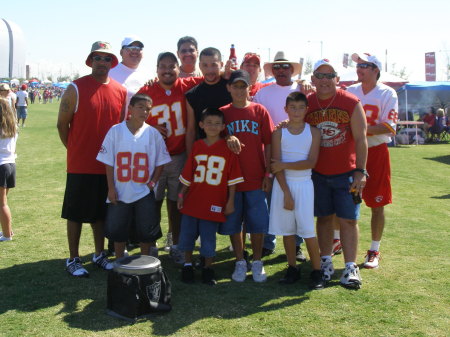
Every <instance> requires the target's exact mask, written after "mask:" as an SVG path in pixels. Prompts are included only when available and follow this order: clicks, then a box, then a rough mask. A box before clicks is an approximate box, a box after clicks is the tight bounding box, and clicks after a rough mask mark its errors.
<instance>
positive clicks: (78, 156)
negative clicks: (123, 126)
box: [57, 41, 127, 277]
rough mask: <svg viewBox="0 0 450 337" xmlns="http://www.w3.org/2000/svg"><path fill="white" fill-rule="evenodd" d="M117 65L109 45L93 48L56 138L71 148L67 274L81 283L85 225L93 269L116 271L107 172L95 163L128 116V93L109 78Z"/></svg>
mask: <svg viewBox="0 0 450 337" xmlns="http://www.w3.org/2000/svg"><path fill="white" fill-rule="evenodd" d="M117 63H118V60H117V57H116V56H115V55H114V54H113V53H112V48H111V46H110V44H109V43H107V42H101V41H97V42H95V43H94V44H93V45H92V49H91V53H90V54H89V56H88V57H87V59H86V65H87V66H89V67H91V68H92V73H91V74H90V75H87V76H84V77H81V78H79V79H77V80H75V81H73V83H71V85H69V86H68V87H67V90H66V91H65V93H64V95H63V97H62V99H61V104H60V107H59V114H58V122H57V127H58V133H59V137H60V139H61V142H62V143H63V145H64V146H65V147H66V148H67V182H66V190H65V194H64V202H63V207H62V215H61V217H62V218H64V219H67V238H68V242H69V251H70V257H69V258H68V259H67V261H66V269H67V271H68V272H69V273H70V274H71V275H73V276H77V277H87V276H88V275H89V273H88V272H87V270H86V269H84V268H83V264H82V262H81V260H80V257H79V256H80V255H79V251H78V247H79V242H80V236H81V228H82V224H83V223H90V224H91V227H92V231H93V234H94V244H95V254H94V256H93V258H92V261H93V263H94V264H95V265H97V266H98V267H100V268H103V269H106V270H110V269H112V264H111V263H110V262H109V261H108V259H107V257H106V254H105V252H104V251H103V248H104V230H103V224H104V218H105V213H106V196H107V190H108V189H107V182H106V172H105V166H104V165H103V164H102V163H100V162H98V161H97V160H96V157H97V154H98V151H99V150H100V147H101V144H102V141H103V139H104V138H105V135H106V133H107V132H108V130H109V129H110V128H111V127H112V126H113V125H115V124H117V123H119V122H120V121H121V120H122V119H123V117H124V116H125V102H126V96H127V92H126V89H125V88H124V87H122V86H121V85H120V84H119V83H118V82H116V81H114V80H113V79H111V78H110V77H109V76H108V73H109V70H110V69H111V68H112V67H115V66H116V65H117Z"/></svg>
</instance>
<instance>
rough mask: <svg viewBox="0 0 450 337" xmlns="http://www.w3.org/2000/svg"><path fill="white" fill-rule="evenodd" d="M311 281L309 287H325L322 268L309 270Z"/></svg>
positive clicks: (316, 288)
mask: <svg viewBox="0 0 450 337" xmlns="http://www.w3.org/2000/svg"><path fill="white" fill-rule="evenodd" d="M310 278H311V282H310V283H309V286H310V287H311V289H314V290H319V289H323V288H325V281H324V280H323V273H322V270H313V271H312V272H311V276H310Z"/></svg>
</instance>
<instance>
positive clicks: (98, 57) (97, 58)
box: [92, 55, 112, 62]
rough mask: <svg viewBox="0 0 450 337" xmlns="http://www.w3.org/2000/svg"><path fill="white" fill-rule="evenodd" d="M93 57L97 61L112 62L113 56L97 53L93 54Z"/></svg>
mask: <svg viewBox="0 0 450 337" xmlns="http://www.w3.org/2000/svg"><path fill="white" fill-rule="evenodd" d="M92 59H93V60H94V61H95V62H100V61H105V62H111V61H112V57H111V56H99V55H95V56H92Z"/></svg>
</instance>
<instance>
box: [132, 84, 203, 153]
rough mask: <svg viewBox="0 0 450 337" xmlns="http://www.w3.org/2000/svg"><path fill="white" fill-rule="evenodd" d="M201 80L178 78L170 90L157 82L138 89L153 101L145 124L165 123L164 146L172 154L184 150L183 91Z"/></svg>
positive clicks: (184, 119) (184, 102) (185, 120)
mask: <svg viewBox="0 0 450 337" xmlns="http://www.w3.org/2000/svg"><path fill="white" fill-rule="evenodd" d="M202 81H203V77H186V78H178V79H177V80H176V81H175V83H174V85H173V87H172V89H170V90H166V89H164V88H162V87H161V86H160V85H159V83H158V82H156V83H154V84H153V85H152V86H147V85H146V86H144V87H142V88H141V89H139V92H138V93H141V94H146V95H148V96H150V97H151V99H152V101H153V106H152V111H151V113H150V116H149V117H148V119H147V121H146V122H147V124H150V125H152V126H155V125H158V124H163V123H166V128H167V129H168V133H167V138H166V146H167V149H168V151H169V153H170V155H172V156H173V155H176V154H180V153H183V152H184V151H186V127H187V110H186V99H185V97H184V93H185V92H186V91H188V90H190V89H191V88H193V87H195V86H196V85H197V84H199V83H200V82H202Z"/></svg>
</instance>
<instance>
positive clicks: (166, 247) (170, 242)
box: [164, 232, 173, 252]
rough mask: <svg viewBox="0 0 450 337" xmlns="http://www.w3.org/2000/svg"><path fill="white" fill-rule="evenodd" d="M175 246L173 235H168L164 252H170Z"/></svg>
mask: <svg viewBox="0 0 450 337" xmlns="http://www.w3.org/2000/svg"><path fill="white" fill-rule="evenodd" d="M172 245H173V239H172V233H171V232H169V233H167V236H166V241H165V242H164V251H165V252H170V247H171V246H172Z"/></svg>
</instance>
